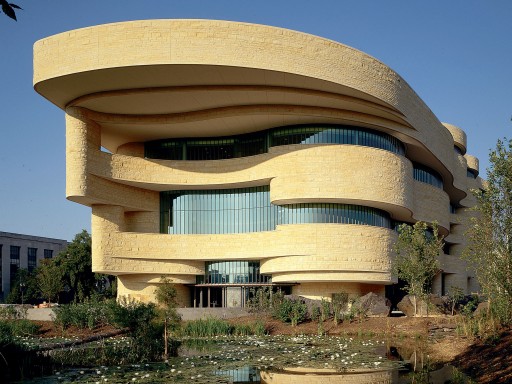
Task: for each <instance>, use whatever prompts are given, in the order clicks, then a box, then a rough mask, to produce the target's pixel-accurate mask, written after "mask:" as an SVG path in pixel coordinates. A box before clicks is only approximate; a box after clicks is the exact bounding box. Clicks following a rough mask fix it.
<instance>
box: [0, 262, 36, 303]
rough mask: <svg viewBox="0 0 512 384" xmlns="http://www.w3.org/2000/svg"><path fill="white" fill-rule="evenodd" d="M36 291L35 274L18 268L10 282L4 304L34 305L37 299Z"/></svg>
mask: <svg viewBox="0 0 512 384" xmlns="http://www.w3.org/2000/svg"><path fill="white" fill-rule="evenodd" d="M38 291H39V290H38V288H37V283H36V279H35V273H34V272H29V271H28V270H27V269H24V268H20V269H18V271H16V274H15V275H14V278H13V279H12V281H11V291H10V292H9V294H8V295H7V297H6V298H5V302H6V303H10V304H25V303H30V304H34V303H35V302H36V301H37V299H38V298H39V292H38Z"/></svg>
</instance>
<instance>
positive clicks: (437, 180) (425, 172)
mask: <svg viewBox="0 0 512 384" xmlns="http://www.w3.org/2000/svg"><path fill="white" fill-rule="evenodd" d="M413 176H414V179H415V180H417V181H421V182H422V183H427V184H430V185H433V186H434V187H436V188H440V189H442V188H443V178H442V177H441V175H440V174H439V173H437V172H436V171H434V170H433V169H431V168H429V167H427V166H425V165H423V164H418V163H413Z"/></svg>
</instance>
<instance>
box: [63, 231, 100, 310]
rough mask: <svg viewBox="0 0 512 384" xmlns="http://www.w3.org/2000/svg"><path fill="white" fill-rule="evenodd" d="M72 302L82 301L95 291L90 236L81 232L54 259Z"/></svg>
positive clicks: (95, 282) (95, 283)
mask: <svg viewBox="0 0 512 384" xmlns="http://www.w3.org/2000/svg"><path fill="white" fill-rule="evenodd" d="M55 263H56V265H57V266H58V267H59V268H60V270H61V273H62V280H63V282H64V285H65V287H67V289H68V290H69V294H70V299H71V300H72V301H75V302H77V301H83V300H84V299H85V298H87V297H90V296H91V294H93V293H95V292H96V291H97V276H96V274H95V273H94V272H93V271H92V259H91V235H89V233H88V232H87V231H86V230H83V231H82V232H80V233H79V234H77V235H76V236H75V238H74V239H73V241H72V242H71V243H70V244H69V245H68V247H67V248H66V249H65V250H64V251H62V252H61V253H59V255H58V256H57V257H56V258H55Z"/></svg>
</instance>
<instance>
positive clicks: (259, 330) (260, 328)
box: [253, 321, 268, 336]
mask: <svg viewBox="0 0 512 384" xmlns="http://www.w3.org/2000/svg"><path fill="white" fill-rule="evenodd" d="M253 333H254V334H255V335H256V336H264V335H266V334H268V331H267V328H266V327H265V323H264V322H263V321H256V323H254V327H253Z"/></svg>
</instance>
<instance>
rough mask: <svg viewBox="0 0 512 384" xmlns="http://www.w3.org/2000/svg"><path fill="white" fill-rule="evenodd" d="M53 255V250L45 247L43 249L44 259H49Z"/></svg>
mask: <svg viewBox="0 0 512 384" xmlns="http://www.w3.org/2000/svg"><path fill="white" fill-rule="evenodd" d="M52 257H53V250H52V249H45V250H44V258H45V259H51V258H52Z"/></svg>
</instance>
